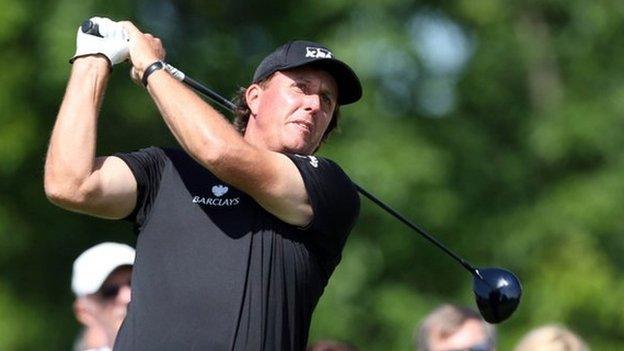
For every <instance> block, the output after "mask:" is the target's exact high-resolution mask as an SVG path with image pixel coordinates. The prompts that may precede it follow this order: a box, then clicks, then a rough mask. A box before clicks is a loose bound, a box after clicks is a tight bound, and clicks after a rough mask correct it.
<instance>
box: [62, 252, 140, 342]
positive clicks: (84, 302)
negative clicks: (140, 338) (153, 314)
mask: <svg viewBox="0 0 624 351" xmlns="http://www.w3.org/2000/svg"><path fill="white" fill-rule="evenodd" d="M133 264H134V249H133V248H131V247H130V246H128V245H124V244H118V243H101V244H98V245H95V246H93V247H91V248H90V249H88V250H86V251H85V252H83V253H82V254H81V255H80V256H78V258H77V259H76V260H75V261H74V268H73V272H72V282H71V284H72V291H73V292H74V294H75V295H76V300H75V301H74V313H75V315H76V319H77V320H78V322H80V324H82V325H83V327H84V328H83V331H82V334H81V336H80V338H79V340H78V341H77V342H76V345H75V350H80V351H83V350H89V351H108V350H110V349H112V347H113V344H114V342H115V337H116V336H117V332H118V331H119V327H120V326H121V323H122V322H123V320H124V318H125V317H126V309H127V306H128V303H129V302H130V278H131V275H132V265H133Z"/></svg>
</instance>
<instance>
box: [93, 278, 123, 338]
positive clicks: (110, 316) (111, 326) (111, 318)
mask: <svg viewBox="0 0 624 351" xmlns="http://www.w3.org/2000/svg"><path fill="white" fill-rule="evenodd" d="M131 275H132V268H131V267H129V266H125V267H120V268H117V269H116V270H114V271H113V272H112V273H111V274H110V275H109V276H108V278H106V280H105V281H104V283H102V286H101V287H100V290H98V292H96V293H95V294H93V295H90V296H89V298H90V299H92V300H93V301H94V304H93V305H94V306H95V307H94V313H93V315H94V316H95V318H96V319H97V320H98V321H99V323H100V324H101V325H102V326H103V327H104V328H105V329H106V330H107V331H108V333H109V334H112V335H116V334H117V332H118V331H119V327H121V323H122V322H123V320H124V318H125V317H126V311H127V307H128V303H129V302H130V278H131Z"/></svg>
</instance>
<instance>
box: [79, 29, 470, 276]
mask: <svg viewBox="0 0 624 351" xmlns="http://www.w3.org/2000/svg"><path fill="white" fill-rule="evenodd" d="M81 28H82V31H83V32H84V33H87V34H91V35H96V36H99V37H101V36H102V35H101V34H100V32H99V28H98V25H97V23H94V22H92V21H90V20H86V21H84V22H83V23H82V26H81ZM165 69H166V70H167V71H168V72H169V73H171V75H172V76H173V77H175V78H176V79H177V80H179V81H181V82H183V83H185V84H186V85H188V86H190V87H191V88H193V89H194V90H195V91H197V92H199V93H201V94H203V95H204V96H206V97H207V98H209V99H210V100H212V101H214V102H215V103H217V104H218V105H219V106H221V107H222V108H224V109H226V110H228V111H230V112H234V110H235V108H236V106H235V105H234V104H233V103H232V102H231V101H230V100H228V99H226V98H224V97H222V96H221V95H219V94H217V93H216V92H214V91H213V90H211V89H209V88H208V87H207V86H205V85H204V84H202V83H200V82H198V81H196V80H195V79H193V78H191V77H188V76H187V75H186V74H184V72H182V71H180V70H179V69H177V68H175V67H173V66H172V65H170V64H166V65H165ZM353 185H354V186H355V187H356V188H357V190H358V192H359V193H360V194H362V195H364V196H366V197H367V198H368V199H369V200H371V201H372V202H374V203H375V204H376V205H377V206H379V207H381V208H382V209H384V210H385V211H386V212H388V213H389V214H391V215H392V216H394V217H395V218H397V219H398V220H399V221H401V222H402V223H403V224H405V225H407V226H408V227H410V228H411V229H413V230H415V231H416V232H417V233H419V234H420V235H422V236H423V237H424V238H425V239H427V240H429V241H430V242H431V243H433V244H434V245H435V246H437V247H438V248H439V249H441V250H442V251H444V252H446V254H448V255H449V256H451V257H452V258H453V259H455V260H456V261H457V262H459V264H461V265H462V266H463V267H464V268H465V269H467V270H468V271H469V272H470V273H471V274H472V275H473V276H475V277H478V278H481V276H480V274H479V272H478V270H477V269H475V267H474V266H472V265H471V264H470V263H468V262H467V261H466V260H464V259H462V258H461V257H459V256H458V255H457V254H455V253H454V252H453V251H451V250H450V249H449V248H448V247H446V246H444V245H443V244H442V243H441V242H439V241H438V240H437V239H436V238H434V237H433V236H431V235H430V234H429V233H427V231H425V230H424V229H422V228H421V227H419V226H418V225H416V224H414V223H412V222H411V221H410V220H408V219H407V218H406V217H405V216H403V215H401V214H400V213H399V212H397V211H395V210H394V209H392V208H391V207H390V206H388V205H386V204H385V203H383V202H382V201H381V200H379V199H378V198H377V197H376V196H374V195H373V194H371V193H369V192H368V191H366V190H364V189H363V188H362V187H361V186H359V185H358V184H356V183H353Z"/></svg>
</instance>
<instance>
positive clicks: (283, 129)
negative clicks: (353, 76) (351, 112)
mask: <svg viewBox="0 0 624 351" xmlns="http://www.w3.org/2000/svg"><path fill="white" fill-rule="evenodd" d="M252 87H253V88H251V87H250V89H252V90H248V96H247V98H248V104H249V106H250V108H251V110H252V116H251V117H250V119H249V123H248V125H247V131H246V132H245V139H247V140H248V141H250V142H252V143H253V144H255V145H260V146H263V147H266V148H268V149H269V150H272V151H277V152H290V153H298V154H311V153H312V152H314V150H316V148H317V147H318V145H319V144H320V142H321V139H322V137H323V134H324V133H325V130H326V129H327V126H328V125H329V122H330V121H331V118H332V115H333V113H334V110H335V108H336V100H337V98H338V88H337V85H336V82H335V80H334V78H333V77H332V76H331V75H330V74H329V73H327V72H325V71H322V70H319V69H314V68H310V67H303V68H298V69H293V70H289V71H284V72H279V71H278V72H276V73H275V74H274V75H273V76H272V77H271V79H270V80H269V81H268V82H267V83H266V84H264V85H263V86H262V87H261V86H258V85H252Z"/></svg>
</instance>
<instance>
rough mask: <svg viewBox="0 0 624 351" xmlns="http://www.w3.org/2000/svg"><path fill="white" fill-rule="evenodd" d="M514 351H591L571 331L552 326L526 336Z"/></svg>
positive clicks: (535, 330)
mask: <svg viewBox="0 0 624 351" xmlns="http://www.w3.org/2000/svg"><path fill="white" fill-rule="evenodd" d="M514 351H589V347H588V346H587V344H586V343H585V342H584V341H583V339H581V337H580V336H578V335H576V334H574V333H573V332H572V331H570V330H569V329H567V328H565V327H563V326H560V325H554V324H551V325H545V326H542V327H539V328H537V329H534V330H532V331H531V332H529V333H528V334H526V335H525V336H524V337H523V338H522V339H521V340H520V343H518V346H516V348H515V349H514Z"/></svg>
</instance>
